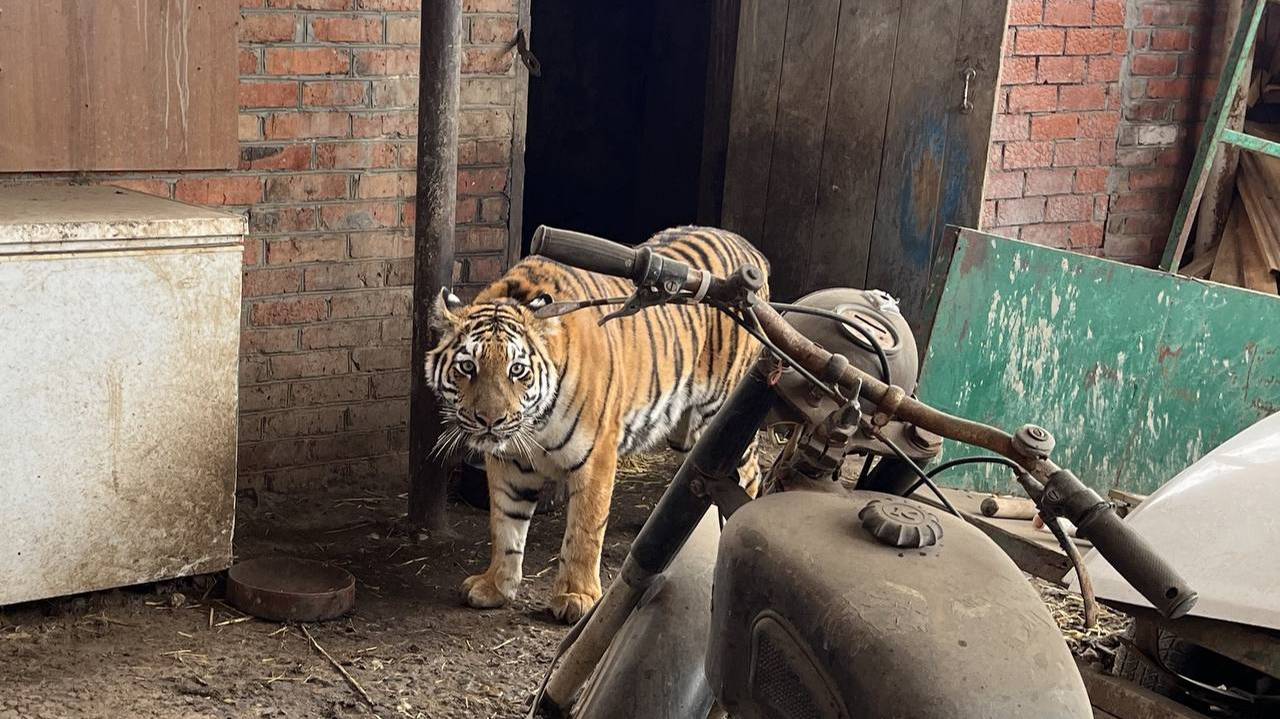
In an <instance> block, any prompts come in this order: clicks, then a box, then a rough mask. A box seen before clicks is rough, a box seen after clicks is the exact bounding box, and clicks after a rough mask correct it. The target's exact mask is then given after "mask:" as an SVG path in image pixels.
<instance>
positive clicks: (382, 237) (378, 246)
mask: <svg viewBox="0 0 1280 719" xmlns="http://www.w3.org/2000/svg"><path fill="white" fill-rule="evenodd" d="M412 256H413V237H412V236H411V235H409V234H393V233H381V232H360V233H357V234H353V235H352V236H351V257H352V259H364V258H372V257H378V258H394V257H412Z"/></svg>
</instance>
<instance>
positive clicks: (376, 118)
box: [351, 111, 418, 138]
mask: <svg viewBox="0 0 1280 719" xmlns="http://www.w3.org/2000/svg"><path fill="white" fill-rule="evenodd" d="M417 133H418V114H417V112H412V111H409V112H380V113H372V114H357V115H353V116H352V118H351V134H352V135H353V136H354V137H384V138H385V137H413V136H414V135H416V134H417Z"/></svg>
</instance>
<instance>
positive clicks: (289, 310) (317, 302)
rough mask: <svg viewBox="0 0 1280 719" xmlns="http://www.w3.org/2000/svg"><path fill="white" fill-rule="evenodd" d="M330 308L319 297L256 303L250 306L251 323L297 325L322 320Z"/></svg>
mask: <svg viewBox="0 0 1280 719" xmlns="http://www.w3.org/2000/svg"><path fill="white" fill-rule="evenodd" d="M328 311H329V306H328V304H327V303H325V301H324V300H323V299H321V298H318V297H295V298H291V299H286V300H267V301H263V302H254V303H253V304H252V305H251V306H250V312H249V317H250V321H251V322H252V323H253V324H255V325H260V326H261V325H296V324H301V323H304V322H316V321H318V320H322V319H324V318H325V316H326V315H327V314H328Z"/></svg>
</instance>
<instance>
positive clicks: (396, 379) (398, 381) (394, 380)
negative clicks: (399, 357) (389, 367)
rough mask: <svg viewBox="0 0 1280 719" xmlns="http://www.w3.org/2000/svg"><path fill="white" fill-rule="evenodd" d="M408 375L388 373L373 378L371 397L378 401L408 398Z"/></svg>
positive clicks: (405, 373) (404, 373) (406, 373)
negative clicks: (389, 398)
mask: <svg viewBox="0 0 1280 719" xmlns="http://www.w3.org/2000/svg"><path fill="white" fill-rule="evenodd" d="M409 381H410V378H409V373H408V372H388V373H386V374H378V375H374V377H373V396H374V397H376V398H378V399H383V398H386V397H408V396H409Z"/></svg>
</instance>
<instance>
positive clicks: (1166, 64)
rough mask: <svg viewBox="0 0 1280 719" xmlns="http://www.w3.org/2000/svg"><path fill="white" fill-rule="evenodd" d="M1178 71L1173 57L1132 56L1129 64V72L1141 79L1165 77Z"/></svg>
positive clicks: (1175, 58) (1176, 59) (1176, 61)
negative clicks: (1141, 77)
mask: <svg viewBox="0 0 1280 719" xmlns="http://www.w3.org/2000/svg"><path fill="white" fill-rule="evenodd" d="M1177 71H1178V58H1177V56H1175V55H1151V54H1141V55H1134V56H1133V59H1132V60H1130V62H1129V72H1130V73H1132V74H1134V75H1139V76H1143V77H1152V76H1160V77H1163V76H1167V75H1172V74H1174V73H1176V72H1177Z"/></svg>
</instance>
